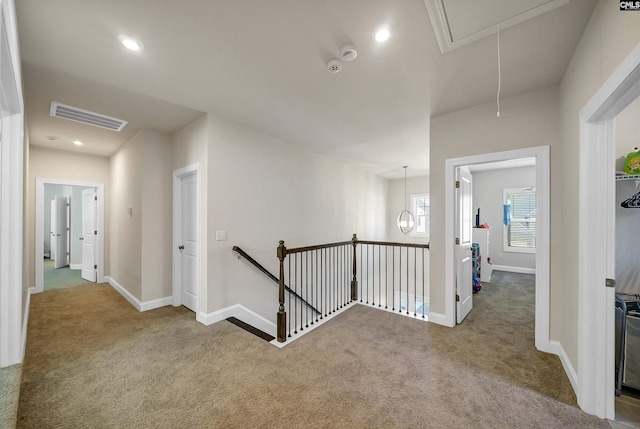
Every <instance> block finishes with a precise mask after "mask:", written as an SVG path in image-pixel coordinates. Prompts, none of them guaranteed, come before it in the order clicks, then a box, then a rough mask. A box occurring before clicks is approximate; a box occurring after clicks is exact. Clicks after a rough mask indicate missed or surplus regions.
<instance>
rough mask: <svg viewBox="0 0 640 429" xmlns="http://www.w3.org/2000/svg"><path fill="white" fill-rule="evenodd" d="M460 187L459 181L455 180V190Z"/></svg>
mask: <svg viewBox="0 0 640 429" xmlns="http://www.w3.org/2000/svg"><path fill="white" fill-rule="evenodd" d="M459 187H460V181H459V180H456V189H458V188H459Z"/></svg>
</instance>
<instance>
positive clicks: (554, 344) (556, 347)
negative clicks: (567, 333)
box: [544, 340, 578, 396]
mask: <svg viewBox="0 0 640 429" xmlns="http://www.w3.org/2000/svg"><path fill="white" fill-rule="evenodd" d="M544 351H546V352H548V353H553V354H554V355H556V356H558V357H559V358H560V362H562V367H563V368H564V372H565V373H566V374H567V377H568V378H569V381H570V382H571V387H573V391H574V392H575V394H576V396H577V395H578V373H577V372H576V370H575V368H574V367H573V365H571V361H570V360H569V356H567V352H565V351H564V347H562V344H560V342H559V341H555V340H550V341H549V347H548V349H547V350H544Z"/></svg>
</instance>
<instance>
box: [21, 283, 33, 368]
mask: <svg viewBox="0 0 640 429" xmlns="http://www.w3.org/2000/svg"><path fill="white" fill-rule="evenodd" d="M35 289H36V288H35V287H30V288H29V290H28V292H27V302H25V304H24V316H23V317H22V335H21V337H20V341H21V344H20V346H21V347H22V355H21V356H20V361H21V362H24V355H25V353H26V351H27V326H29V308H30V307H31V294H32V293H33V291H34V290H35Z"/></svg>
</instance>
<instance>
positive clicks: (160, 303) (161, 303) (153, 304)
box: [104, 276, 172, 311]
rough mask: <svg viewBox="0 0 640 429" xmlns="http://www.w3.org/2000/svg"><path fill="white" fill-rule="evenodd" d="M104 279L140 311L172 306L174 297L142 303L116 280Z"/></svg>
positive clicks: (107, 277) (106, 277)
mask: <svg viewBox="0 0 640 429" xmlns="http://www.w3.org/2000/svg"><path fill="white" fill-rule="evenodd" d="M104 279H105V280H106V281H107V283H109V284H110V285H111V287H113V288H114V289H115V290H116V291H117V292H118V293H119V294H120V295H122V296H123V297H124V299H126V300H127V301H129V303H130V304H131V305H133V306H134V307H135V308H136V309H137V310H138V311H148V310H153V309H155V308H160V307H165V306H167V305H171V303H172V297H170V296H168V297H164V298H158V299H153V300H151V301H144V302H142V301H140V300H139V299H138V298H136V297H135V296H133V295H131V293H130V292H129V291H128V290H126V289H125V288H124V287H123V286H122V285H121V284H120V283H118V282H117V281H116V280H114V279H113V278H112V277H110V276H105V277H104Z"/></svg>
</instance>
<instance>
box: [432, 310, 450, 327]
mask: <svg viewBox="0 0 640 429" xmlns="http://www.w3.org/2000/svg"><path fill="white" fill-rule="evenodd" d="M429 322H430V323H435V324H436V325H442V326H447V327H449V328H451V324H450V323H449V322H448V320H447V315H446V314H440V313H435V312H433V311H430V312H429Z"/></svg>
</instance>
